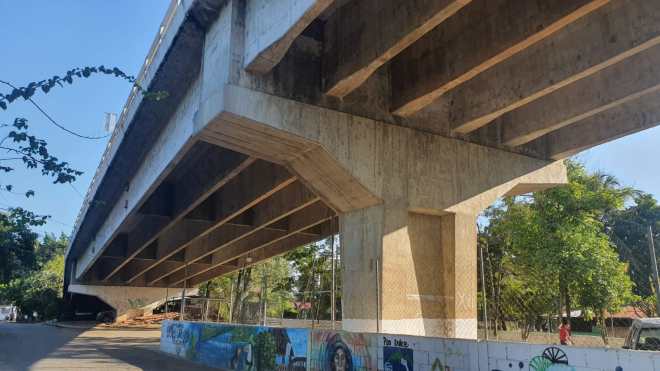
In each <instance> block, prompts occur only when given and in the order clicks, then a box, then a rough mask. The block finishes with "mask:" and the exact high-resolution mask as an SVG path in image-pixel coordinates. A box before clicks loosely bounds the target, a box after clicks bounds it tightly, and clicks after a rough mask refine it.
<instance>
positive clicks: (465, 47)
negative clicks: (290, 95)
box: [391, 0, 609, 116]
mask: <svg viewBox="0 0 660 371" xmlns="http://www.w3.org/2000/svg"><path fill="white" fill-rule="evenodd" d="M608 2H609V0H570V1H529V0H517V1H511V0H475V1H473V2H472V3H470V4H468V5H467V6H466V7H465V8H464V9H463V10H462V11H461V12H460V13H459V14H457V15H456V16H455V17H453V18H451V19H449V20H448V21H447V22H445V23H443V24H442V25H440V26H439V27H437V28H436V29H434V30H433V31H431V32H429V33H428V34H427V35H426V36H424V37H423V38H421V39H420V40H419V41H417V42H416V43H415V44H414V45H412V46H411V47H410V48H408V49H407V50H405V51H404V52H403V53H401V55H399V56H398V57H397V58H395V59H394V60H393V61H392V65H391V74H392V111H393V112H394V113H395V114H397V115H400V116H410V115H411V114H413V113H415V112H417V111H419V110H421V109H423V108H424V107H426V106H428V105H429V104H431V103H432V102H433V101H435V100H436V99H438V98H439V97H441V96H442V95H444V94H445V93H447V92H448V91H450V90H452V89H454V88H456V87H457V86H459V85H460V84H463V83H465V82H466V81H468V80H470V79H472V78H474V77H475V76H476V75H478V74H480V73H482V72H484V71H486V70H488V69H489V68H491V67H493V66H495V65H497V64H498V63H502V62H503V61H506V60H507V59H509V58H511V57H512V56H513V55H516V54H518V53H520V52H521V51H523V50H525V49H527V48H530V47H531V46H533V45H535V44H537V43H539V42H541V41H543V40H544V39H546V38H548V37H550V36H551V35H553V34H554V33H556V32H558V31H560V30H562V29H563V28H565V27H566V26H568V25H569V24H571V23H573V22H575V21H577V20H579V19H581V18H583V17H585V16H586V15H588V14H590V13H591V12H593V11H594V10H596V9H598V8H600V7H602V6H603V5H605V4H607V3H608ZM448 51H451V52H448Z"/></svg>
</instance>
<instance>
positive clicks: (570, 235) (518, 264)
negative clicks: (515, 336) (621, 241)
mask: <svg viewBox="0 0 660 371" xmlns="http://www.w3.org/2000/svg"><path fill="white" fill-rule="evenodd" d="M567 169H568V176H569V184H568V185H566V186H562V187H557V188H553V189H550V190H547V191H544V192H538V193H535V194H533V195H527V196H523V197H515V198H508V199H505V200H504V201H503V202H502V203H501V204H499V205H496V206H495V207H493V208H490V209H489V210H488V212H487V214H486V215H487V216H488V217H489V218H490V219H489V223H488V225H487V226H485V227H484V228H482V230H481V232H480V234H481V235H480V243H481V244H482V246H487V247H488V251H487V254H486V257H485V258H486V259H488V262H489V263H488V264H487V266H488V269H489V274H488V279H487V280H486V282H484V283H482V284H486V285H490V286H491V292H494V293H495V295H493V297H494V299H495V300H493V301H494V304H493V305H494V306H495V313H496V314H495V318H496V319H498V318H499V317H500V316H505V317H508V318H511V319H515V320H517V321H518V322H520V323H521V324H522V328H523V335H525V334H526V333H528V331H529V330H530V329H531V328H532V327H533V326H535V323H536V321H537V320H538V319H539V318H541V317H543V316H549V315H550V314H551V313H553V312H554V311H559V314H560V315H561V310H560V305H558V303H562V302H563V303H562V304H561V307H562V308H563V309H564V313H566V314H567V316H568V318H569V320H570V313H571V309H572V308H574V307H575V306H577V307H579V308H581V309H584V310H589V311H590V312H591V313H594V315H595V316H596V319H597V320H599V321H601V322H602V319H603V318H604V313H605V311H615V310H617V309H618V308H619V307H620V306H621V305H622V304H625V303H629V302H631V301H633V300H635V297H634V295H633V293H632V286H633V285H632V282H631V280H630V278H629V277H628V275H627V272H626V265H625V264H624V263H622V262H621V261H619V259H618V254H617V252H616V246H615V245H614V244H613V243H612V242H611V241H610V239H609V236H608V234H607V233H606V225H607V223H608V220H609V218H610V215H612V214H613V213H615V212H617V211H619V210H622V209H623V206H624V203H625V201H626V200H627V199H628V198H629V197H630V196H631V195H632V194H633V191H632V190H631V189H629V188H626V187H621V186H620V185H619V184H618V183H617V182H616V179H614V178H613V177H611V176H608V175H606V174H600V173H594V174H589V173H588V172H587V171H586V170H585V169H584V167H583V166H581V165H580V164H577V163H574V162H570V161H569V162H567ZM604 336H606V334H604Z"/></svg>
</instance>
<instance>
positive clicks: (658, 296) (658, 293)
mask: <svg viewBox="0 0 660 371" xmlns="http://www.w3.org/2000/svg"><path fill="white" fill-rule="evenodd" d="M648 239H649V254H650V255H651V268H653V287H654V288H655V314H656V316H660V280H659V278H658V262H657V260H656V258H655V244H654V242H653V227H652V226H650V225H649V235H648Z"/></svg>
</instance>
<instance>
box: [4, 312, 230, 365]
mask: <svg viewBox="0 0 660 371" xmlns="http://www.w3.org/2000/svg"><path fill="white" fill-rule="evenodd" d="M158 342H159V331H154V330H114V329H112V330H110V329H87V330H85V329H64V328H58V327H53V326H46V325H43V324H15V323H7V322H0V371H24V370H39V371H41V370H59V371H64V370H66V371H76V370H95V371H102V370H103V371H104V370H112V371H115V370H165V371H178V370H186V371H187V370H212V369H210V368H206V367H201V366H197V365H195V364H193V363H190V362H186V361H182V360H178V359H175V358H172V357H170V356H167V355H165V354H162V353H160V352H158ZM213 370H217V369H213Z"/></svg>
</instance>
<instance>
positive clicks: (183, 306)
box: [179, 263, 188, 321]
mask: <svg viewBox="0 0 660 371" xmlns="http://www.w3.org/2000/svg"><path fill="white" fill-rule="evenodd" d="M187 284H188V263H186V264H185V266H184V279H183V290H182V291H181V305H180V307H181V308H180V309H181V313H180V314H179V321H183V320H184V318H185V317H184V313H185V312H186V285H187Z"/></svg>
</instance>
